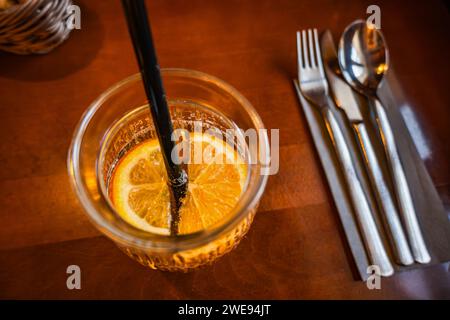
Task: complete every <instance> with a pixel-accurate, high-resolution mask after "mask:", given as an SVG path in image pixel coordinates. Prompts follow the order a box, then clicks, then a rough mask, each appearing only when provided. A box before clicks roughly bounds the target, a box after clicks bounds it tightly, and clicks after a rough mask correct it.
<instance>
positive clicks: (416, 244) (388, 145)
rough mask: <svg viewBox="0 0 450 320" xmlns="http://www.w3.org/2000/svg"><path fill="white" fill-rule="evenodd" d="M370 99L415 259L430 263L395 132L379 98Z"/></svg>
mask: <svg viewBox="0 0 450 320" xmlns="http://www.w3.org/2000/svg"><path fill="white" fill-rule="evenodd" d="M369 101H370V103H371V105H372V107H373V109H374V110H375V113H376V116H377V121H378V128H379V130H380V135H381V139H382V142H383V145H384V149H385V152H386V156H387V158H388V163H389V167H390V169H391V174H392V178H393V181H394V188H395V193H396V195H397V200H398V202H399V204H400V212H401V214H402V217H403V220H404V223H405V226H406V231H407V234H408V238H409V243H410V245H411V249H412V252H413V255H414V259H415V260H416V261H417V262H419V263H428V262H430V261H431V257H430V254H429V253H428V249H427V247H426V244H425V241H424V239H423V236H422V232H421V230H420V226H419V222H418V220H417V216H416V212H415V209H414V204H413V201H412V198H411V192H410V191H409V187H408V182H407V180H406V175H405V171H404V170H403V166H402V163H401V161H400V157H399V154H398V150H397V145H396V143H395V138H394V133H393V132H392V128H391V125H390V123H389V120H388V117H387V114H386V111H385V110H384V107H383V106H382V104H381V103H380V101H378V99H377V98H371V99H369Z"/></svg>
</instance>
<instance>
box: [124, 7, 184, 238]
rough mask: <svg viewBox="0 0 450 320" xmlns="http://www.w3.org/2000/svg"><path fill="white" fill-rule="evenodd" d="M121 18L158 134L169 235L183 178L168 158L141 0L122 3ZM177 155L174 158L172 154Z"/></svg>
mask: <svg viewBox="0 0 450 320" xmlns="http://www.w3.org/2000/svg"><path fill="white" fill-rule="evenodd" d="M122 5H123V8H124V11H125V16H126V18H127V23H128V31H129V32H130V36H131V39H132V40H133V46H134V51H135V53H136V58H137V60H138V63H139V68H140V71H141V75H142V79H143V82H144V87H145V92H146V94H147V98H148V101H149V105H150V112H151V115H152V118H153V122H154V124H155V128H156V134H157V135H158V139H159V144H160V146H161V152H162V155H163V159H164V164H165V167H166V171H167V176H168V178H169V181H168V184H169V190H170V191H171V215H172V217H171V218H172V219H171V224H170V232H171V234H172V235H176V234H177V233H178V222H179V209H180V206H181V200H182V198H183V197H184V196H185V195H186V190H187V176H186V173H185V171H184V170H183V169H182V168H181V166H180V165H178V164H176V163H175V162H174V161H173V160H176V159H172V157H171V153H172V150H173V148H174V146H175V144H174V142H173V141H172V139H171V137H172V132H173V125H172V121H171V120H170V113H169V107H168V105H167V101H166V94H165V92H164V87H163V83H162V79H161V73H160V68H159V65H158V60H157V58H156V50H155V47H154V45H153V39H152V33H151V29H150V24H149V22H148V18H147V11H146V8H145V3H144V1H143V0H122ZM175 156H177V155H175Z"/></svg>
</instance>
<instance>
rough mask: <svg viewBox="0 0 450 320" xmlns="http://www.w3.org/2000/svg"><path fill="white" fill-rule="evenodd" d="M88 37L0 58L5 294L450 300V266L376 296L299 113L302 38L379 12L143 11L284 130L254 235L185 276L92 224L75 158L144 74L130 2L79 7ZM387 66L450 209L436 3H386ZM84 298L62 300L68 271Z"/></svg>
mask: <svg viewBox="0 0 450 320" xmlns="http://www.w3.org/2000/svg"><path fill="white" fill-rule="evenodd" d="M75 2H77V3H78V4H79V5H80V7H81V12H82V18H81V30H74V31H73V32H72V34H71V36H70V38H69V40H68V41H67V42H66V43H64V44H63V45H62V46H61V47H59V48H57V49H56V50H55V51H53V52H52V53H50V54H47V55H43V56H28V57H21V56H15V55H11V54H6V53H1V54H0V115H1V126H0V135H1V137H2V143H1V145H0V160H1V161H0V164H1V165H0V208H1V211H0V218H1V224H0V297H1V298H64V299H65V298H69V299H71V298H82V299H89V298H107V299H108V298H138V299H140V298H144V299H166V298H171V299H191V298H195V299H209V298H233V299H240V298H252V299H253V298H263V299H278V298H280V299H302V298H308V299H309V298H340V299H347V298H349V299H355V298H369V299H372V298H381V299H392V298H450V279H449V264H448V263H447V264H442V265H437V266H433V267H428V268H423V269H420V270H415V271H409V272H404V273H400V274H396V275H395V276H393V277H392V278H389V279H383V280H382V289H381V290H368V289H367V287H366V285H365V283H362V282H359V281H357V280H356V278H355V271H354V269H355V268H354V265H353V262H352V259H351V256H350V255H349V249H348V246H347V244H346V240H345V237H344V235H343V232H342V228H341V226H340V223H339V220H338V217H337V213H336V209H335V207H334V204H333V200H332V197H331V195H330V192H329V190H328V186H327V184H326V180H325V178H324V174H323V172H322V168H321V167H320V164H319V160H318V158H317V155H316V152H315V150H314V147H313V144H312V140H311V137H310V134H309V132H308V128H307V125H306V121H305V118H304V116H303V114H302V112H301V111H300V107H299V103H298V101H297V98H296V95H295V91H294V88H293V85H292V82H291V79H292V78H293V77H294V76H295V74H296V50H295V31H296V30H298V29H302V28H307V27H314V26H315V27H318V28H321V29H324V28H330V29H331V30H332V31H333V33H334V36H335V38H337V37H339V34H340V32H341V31H342V30H343V29H344V27H345V26H346V25H347V24H348V23H350V22H351V21H352V20H354V19H356V18H358V17H365V16H366V13H365V12H366V8H367V6H368V5H370V4H371V3H372V2H373V1H356V0H354V1H332V0H314V1H305V0H298V1H289V0H282V1H269V0H265V1H263V0H258V1H256V0H255V1H237V0H236V1H234V0H227V1H206V0H203V1H200V0H190V1H182V0H173V1H166V0H154V1H149V2H148V10H149V12H150V14H151V18H152V25H153V31H154V38H155V41H156V45H157V49H158V54H159V59H160V63H161V65H162V66H163V67H183V68H190V69H197V70H200V71H204V72H206V73H209V74H212V75H215V76H217V77H219V78H221V79H224V80H225V81H227V82H228V83H230V84H232V85H233V86H235V87H236V88H237V89H238V90H239V91H240V92H242V93H243V94H244V95H245V96H246V97H247V98H248V99H249V100H250V102H251V103H252V104H253V105H254V106H255V108H256V109H257V111H258V112H259V114H260V115H261V117H262V119H263V121H264V123H265V125H266V126H267V127H268V128H280V129H281V131H280V134H281V138H280V139H281V145H282V146H281V150H280V157H281V166H280V172H279V173H278V174H277V175H276V176H272V177H270V179H269V184H268V186H267V189H266V192H265V194H264V196H263V199H262V202H261V206H260V210H259V212H258V214H257V216H256V218H255V221H254V224H253V226H252V228H251V230H250V232H249V233H248V236H247V237H246V239H244V240H243V241H242V243H241V244H240V245H239V247H238V248H237V249H236V250H235V251H233V252H232V253H230V254H228V255H226V256H225V257H223V258H222V259H221V260H219V261H218V262H217V263H216V264H214V265H213V266H211V267H208V268H205V269H202V270H198V271H196V272H192V273H189V274H179V273H166V272H159V271H152V270H147V269H145V268H144V267H142V266H140V265H139V264H137V263H136V262H134V261H132V260H131V259H129V258H128V257H126V256H125V255H124V254H123V253H121V252H120V251H119V250H118V249H117V248H116V247H115V245H114V244H113V243H112V242H111V241H109V240H108V239H106V238H105V237H103V236H102V235H101V234H100V233H99V232H98V231H97V230H96V229H95V228H94V227H93V226H92V225H91V224H90V222H89V221H88V218H87V216H86V215H85V214H84V212H83V209H82V207H81V206H80V204H79V203H78V202H77V199H76V197H75V196H74V193H73V192H72V190H71V188H70V185H69V179H68V175H67V169H66V156H67V149H68V146H69V143H70V140H71V136H72V132H73V130H74V128H75V125H76V123H77V121H78V120H79V118H80V117H81V115H82V113H83V111H84V110H85V109H86V108H87V106H88V105H89V103H90V102H92V101H93V100H94V99H95V98H96V97H97V96H98V95H99V94H100V93H101V92H102V91H104V90H105V89H106V88H108V87H109V86H111V85H112V84H114V83H115V82H117V81H119V80H121V79H123V78H124V77H127V76H128V75H130V74H132V73H135V72H137V67H136V61H135V58H134V56H133V51H132V47H131V44H130V41H129V38H128V33H127V29H126V26H125V21H124V18H123V15H122V11H121V7H120V2H119V1H117V0H116V1H87V0H84V1H75ZM377 3H378V4H379V5H380V7H381V12H382V20H381V21H382V28H383V30H384V33H385V35H386V37H387V41H388V43H389V46H390V50H391V56H392V63H393V65H394V68H395V70H396V72H397V74H398V77H399V80H400V81H401V82H402V85H403V89H404V91H405V93H406V95H407V96H408V97H409V98H408V99H409V103H410V106H411V108H412V110H413V111H414V114H415V116H416V117H417V119H419V120H420V121H419V127H418V129H420V130H422V132H423V135H424V141H426V143H427V144H428V146H429V147H430V149H431V151H432V153H431V156H430V157H429V158H428V159H427V161H426V164H427V168H428V169H429V172H430V174H431V175H432V177H433V180H434V182H435V184H436V186H437V187H438V190H439V192H440V194H441V196H442V198H443V200H444V202H445V204H446V206H447V208H448V207H449V200H450V197H449V182H450V178H449V163H448V145H449V137H450V131H449V124H450V123H449V119H450V111H449V110H450V109H449V106H450V91H449V90H448V83H449V71H450V60H448V57H447V56H446V55H447V54H448V52H449V50H450V37H449V32H448V30H450V28H449V27H450V25H449V21H450V19H449V12H448V11H447V9H446V8H445V5H444V4H443V3H441V2H440V1H437V0H428V1H427V2H426V3H425V4H419V3H417V4H416V3H415V2H410V1H377ZM72 264H76V265H79V266H80V267H81V271H82V279H81V281H82V289H81V290H72V291H70V290H68V289H67V288H66V278H67V274H66V268H67V266H68V265H72Z"/></svg>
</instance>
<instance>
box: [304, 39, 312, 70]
mask: <svg viewBox="0 0 450 320" xmlns="http://www.w3.org/2000/svg"><path fill="white" fill-rule="evenodd" d="M302 40H303V60H304V61H305V68H308V67H310V66H311V65H310V64H309V58H308V43H306V31H305V30H303V31H302Z"/></svg>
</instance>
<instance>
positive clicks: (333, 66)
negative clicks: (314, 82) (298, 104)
mask: <svg viewBox="0 0 450 320" xmlns="http://www.w3.org/2000/svg"><path fill="white" fill-rule="evenodd" d="M320 44H321V51H322V58H323V64H324V69H325V74H326V76H327V79H328V84H329V86H330V89H331V90H330V91H331V93H332V94H331V96H332V97H333V98H334V100H335V103H336V105H337V106H338V107H339V108H341V109H342V110H343V111H344V112H345V114H346V116H347V118H348V119H349V121H350V122H351V124H352V128H353V130H354V131H355V134H356V136H357V138H358V141H359V144H360V147H361V150H362V154H363V156H364V158H365V162H366V167H367V168H368V172H369V177H370V180H371V183H372V185H373V187H374V189H375V191H376V199H377V202H378V204H379V207H380V209H381V211H382V213H384V217H385V220H386V223H387V225H388V227H389V231H390V235H391V241H392V244H393V247H394V251H395V256H396V258H397V260H398V262H400V263H401V264H403V265H410V264H412V263H413V262H414V259H413V257H412V254H411V251H410V249H409V246H408V241H407V239H406V236H405V233H404V232H403V227H402V224H401V222H400V219H399V216H398V213H397V208H396V206H395V202H394V199H393V196H392V195H391V191H390V190H389V187H388V186H387V183H386V180H385V178H384V177H383V172H382V170H381V167H380V164H379V161H378V159H377V157H376V154H375V150H374V148H373V146H372V142H371V141H370V138H369V135H368V133H367V130H366V126H365V124H364V122H363V117H362V114H361V112H360V106H359V105H358V100H357V98H356V96H355V92H354V91H353V89H352V88H351V87H350V86H349V85H348V84H347V83H346V82H345V81H344V80H342V79H341V78H340V77H339V76H338V74H339V73H340V69H339V63H338V60H337V53H336V49H335V46H334V41H333V37H332V35H331V32H330V31H326V32H325V33H324V34H323V35H322V37H321V41H320Z"/></svg>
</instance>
